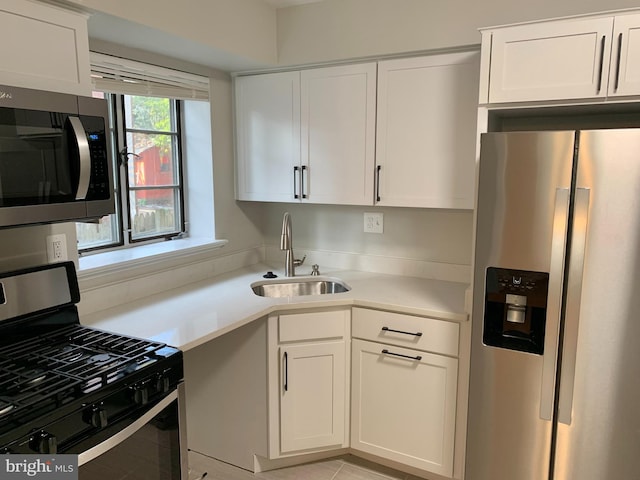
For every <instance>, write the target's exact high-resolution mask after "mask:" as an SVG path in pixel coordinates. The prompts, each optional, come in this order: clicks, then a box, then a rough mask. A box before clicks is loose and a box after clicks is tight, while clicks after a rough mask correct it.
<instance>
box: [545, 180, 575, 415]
mask: <svg viewBox="0 0 640 480" xmlns="http://www.w3.org/2000/svg"><path fill="white" fill-rule="evenodd" d="M568 226H569V189H568V188H558V189H556V201H555V207H554V210H553V230H552V235H551V259H550V263H549V264H550V269H549V290H548V291H549V297H548V300H547V319H546V332H545V336H544V337H545V338H544V356H543V359H542V385H541V389H540V418H541V419H542V420H551V419H552V418H553V402H554V397H555V382H556V371H557V361H558V341H559V336H560V312H561V307H562V280H563V277H564V259H565V255H566V242H565V239H566V238H567V229H568Z"/></svg>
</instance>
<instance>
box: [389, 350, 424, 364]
mask: <svg viewBox="0 0 640 480" xmlns="http://www.w3.org/2000/svg"><path fill="white" fill-rule="evenodd" d="M382 354H383V355H393V356H394V357H401V358H408V359H409V360H416V361H418V362H419V361H420V360H422V356H421V355H416V356H415V357H412V356H411V355H403V354H401V353H393V352H390V351H389V350H387V349H386V348H385V349H384V350H382Z"/></svg>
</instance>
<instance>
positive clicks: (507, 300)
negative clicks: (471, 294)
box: [483, 267, 549, 355]
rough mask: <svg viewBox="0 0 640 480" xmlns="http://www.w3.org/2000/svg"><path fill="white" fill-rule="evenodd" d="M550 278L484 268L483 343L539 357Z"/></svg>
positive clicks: (535, 273) (541, 350)
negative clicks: (485, 269) (485, 272)
mask: <svg viewBox="0 0 640 480" xmlns="http://www.w3.org/2000/svg"><path fill="white" fill-rule="evenodd" d="M548 286H549V274H548V273H544V272H530V271H525V270H510V269H505V268H495V267H489V268H487V275H486V285H485V305H484V329H483V343H484V344H485V345H490V346H494V347H500V348H507V349H510V350H518V351H522V352H529V353H535V354H539V355H542V353H543V352H544V329H545V320H546V315H547V291H548Z"/></svg>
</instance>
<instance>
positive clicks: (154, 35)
mask: <svg viewBox="0 0 640 480" xmlns="http://www.w3.org/2000/svg"><path fill="white" fill-rule="evenodd" d="M49 1H53V2H56V3H62V4H71V5H73V6H74V7H76V8H80V9H81V10H84V11H87V12H89V13H91V17H90V19H89V33H90V36H91V37H92V38H94V39H100V40H106V41H111V42H116V43H122V44H125V45H127V46H131V47H137V48H142V49H145V50H149V51H153V52H158V53H160V52H161V53H164V54H166V55H171V56H175V57H176V58H185V59H187V60H189V61H192V62H194V63H200V64H202V65H209V66H217V67H219V68H226V67H227V66H229V67H233V66H234V65H236V64H238V65H239V64H255V65H273V64H275V63H276V59H277V52H276V13H275V10H274V8H273V7H272V6H270V5H268V4H267V3H265V2H264V1H262V0H188V1H182V2H180V1H171V0H135V1H131V0H109V1H104V0H49Z"/></svg>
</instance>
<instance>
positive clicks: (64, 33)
mask: <svg viewBox="0 0 640 480" xmlns="http://www.w3.org/2000/svg"><path fill="white" fill-rule="evenodd" d="M0 44H2V61H0V84H2V85H14V86H18V87H24V88H34V89H38V90H48V91H57V92H62V93H71V94H74V95H85V96H90V95H91V72H90V67H89V35H88V33H87V17H86V15H83V14H79V13H75V12H71V11H67V10H64V9H62V8H59V7H55V6H52V5H46V4H43V3H41V2H30V1H26V0H3V2H2V6H0Z"/></svg>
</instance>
